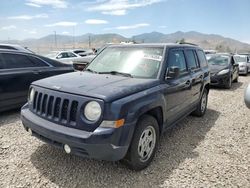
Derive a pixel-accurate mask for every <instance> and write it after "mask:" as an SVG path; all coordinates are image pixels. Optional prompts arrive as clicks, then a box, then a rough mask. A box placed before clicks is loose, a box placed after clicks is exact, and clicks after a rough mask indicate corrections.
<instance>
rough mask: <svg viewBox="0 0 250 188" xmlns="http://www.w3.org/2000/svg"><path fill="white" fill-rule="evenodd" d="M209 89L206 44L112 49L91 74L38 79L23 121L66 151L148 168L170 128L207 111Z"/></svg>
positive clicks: (89, 69) (97, 60)
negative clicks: (199, 45)
mask: <svg viewBox="0 0 250 188" xmlns="http://www.w3.org/2000/svg"><path fill="white" fill-rule="evenodd" d="M209 84H210V73H209V68H208V65H207V60H206V57H205V54H204V52H203V50H202V49H201V48H199V47H198V46H195V45H188V44H132V45H131V44H128V45H111V46H108V47H106V48H105V49H103V50H102V51H101V52H100V53H99V54H98V55H97V57H96V58H95V59H94V60H93V61H92V62H91V63H90V64H89V65H88V66H87V67H86V68H85V70H84V71H83V72H74V73H67V74H63V75H60V76H54V77H50V78H46V79H42V80H39V81H36V82H33V83H32V85H31V86H30V90H29V98H28V103H27V104H26V105H24V106H23V108H22V111H21V119H22V123H23V125H24V128H25V129H26V130H27V131H28V132H29V133H30V134H31V135H33V136H35V137H37V138H39V139H41V140H43V141H44V142H46V143H49V144H52V145H54V146H57V147H60V148H62V149H64V150H65V152H66V153H72V154H75V155H79V156H83V157H88V158H94V159H99V160H109V161H118V160H121V161H122V162H124V163H125V164H127V165H128V167H130V168H131V169H134V170H142V169H143V168H145V167H147V166H148V165H149V164H150V162H151V161H152V159H153V157H154V155H155V152H156V150H157V146H158V144H159V138H160V136H161V135H162V133H163V132H164V131H166V130H167V129H169V128H171V127H172V126H174V125H175V124H176V123H177V122H178V121H179V120H181V119H182V118H184V117H186V116H187V115H189V114H193V115H196V116H203V115H204V114H205V112H206V109H207V99H208V93H209ZM190 136H192V135H190Z"/></svg>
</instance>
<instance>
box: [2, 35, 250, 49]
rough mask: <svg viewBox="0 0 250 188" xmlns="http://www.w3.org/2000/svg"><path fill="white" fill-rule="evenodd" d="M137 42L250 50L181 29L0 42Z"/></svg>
mask: <svg viewBox="0 0 250 188" xmlns="http://www.w3.org/2000/svg"><path fill="white" fill-rule="evenodd" d="M124 41H127V42H128V41H134V42H136V43H175V42H177V41H185V42H189V43H194V44H197V45H199V46H200V47H202V48H204V49H216V50H217V51H221V52H222V51H223V52H250V44H247V43H243V42H240V41H237V40H234V39H231V38H225V37H223V36H220V35H215V34H204V33H199V32H196V31H189V32H182V31H177V32H175V33H171V34H163V33H159V32H151V33H143V34H140V35H135V36H133V37H131V38H126V37H123V36H121V35H118V34H115V33H107V34H91V33H87V34H84V35H80V36H70V35H56V36H55V35H48V36H45V37H42V38H40V39H25V40H22V41H18V40H12V41H0V43H7V42H10V43H16V44H20V45H23V46H27V47H29V48H30V49H31V50H33V51H35V52H37V53H41V54H45V53H48V52H49V51H52V50H55V49H60V50H62V49H69V48H89V47H101V46H103V45H104V44H107V43H120V42H124Z"/></svg>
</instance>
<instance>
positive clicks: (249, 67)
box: [239, 53, 250, 72]
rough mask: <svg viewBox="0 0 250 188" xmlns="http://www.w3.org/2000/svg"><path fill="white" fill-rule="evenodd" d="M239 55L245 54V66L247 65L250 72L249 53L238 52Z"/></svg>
mask: <svg viewBox="0 0 250 188" xmlns="http://www.w3.org/2000/svg"><path fill="white" fill-rule="evenodd" d="M239 55H245V56H247V67H248V72H250V53H239Z"/></svg>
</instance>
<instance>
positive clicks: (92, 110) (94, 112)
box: [84, 101, 102, 121]
mask: <svg viewBox="0 0 250 188" xmlns="http://www.w3.org/2000/svg"><path fill="white" fill-rule="evenodd" d="M101 114H102V109H101V106H100V104H99V103H98V102H95V101H91V102H89V103H88V104H87V105H86V106H85V109H84V116H85V117H86V118H87V119H88V120H89V121H97V120H98V119H99V118H100V116H101Z"/></svg>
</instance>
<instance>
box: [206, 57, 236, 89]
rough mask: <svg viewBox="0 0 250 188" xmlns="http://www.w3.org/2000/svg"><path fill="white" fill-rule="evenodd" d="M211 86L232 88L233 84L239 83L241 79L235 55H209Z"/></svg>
mask: <svg viewBox="0 0 250 188" xmlns="http://www.w3.org/2000/svg"><path fill="white" fill-rule="evenodd" d="M208 65H209V68H210V75H211V85H215V86H223V87H225V88H227V89H229V88H231V86H232V82H234V81H235V82H237V81H238V77H239V65H238V64H237V63H235V61H234V58H233V55H230V54H213V55H209V58H208Z"/></svg>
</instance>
